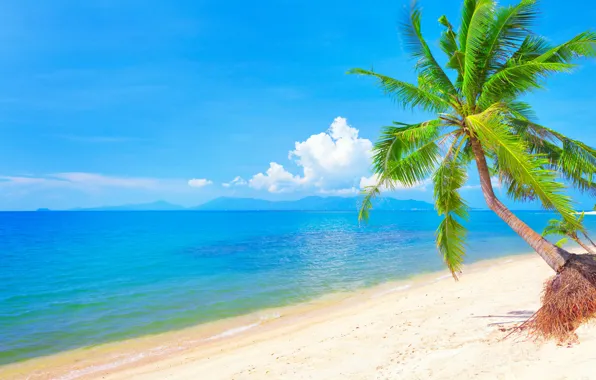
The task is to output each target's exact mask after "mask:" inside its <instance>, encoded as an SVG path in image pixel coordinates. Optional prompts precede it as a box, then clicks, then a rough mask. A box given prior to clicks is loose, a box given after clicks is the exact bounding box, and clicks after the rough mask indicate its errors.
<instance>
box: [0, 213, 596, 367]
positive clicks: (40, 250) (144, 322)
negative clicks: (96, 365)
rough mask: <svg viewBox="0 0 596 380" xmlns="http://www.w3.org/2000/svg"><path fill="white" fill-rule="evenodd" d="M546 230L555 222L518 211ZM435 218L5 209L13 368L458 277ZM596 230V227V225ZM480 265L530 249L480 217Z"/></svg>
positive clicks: (3, 268)
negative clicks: (328, 298) (321, 300)
mask: <svg viewBox="0 0 596 380" xmlns="http://www.w3.org/2000/svg"><path fill="white" fill-rule="evenodd" d="M518 214H519V215H520V217H521V218H522V219H523V220H525V221H526V222H527V223H528V224H530V226H532V227H534V228H536V229H538V230H542V228H543V227H544V225H545V224H546V222H547V221H548V219H550V218H552V217H553V216H554V215H553V214H550V213H547V212H539V211H522V212H519V213H518ZM438 223H439V218H438V216H437V215H436V213H434V212H432V211H401V212H373V213H372V215H371V220H370V222H369V223H368V224H366V225H360V224H359V223H358V220H357V215H356V214H355V213H351V212H291V211H284V212H275V211H272V212H203V211H180V212H178V211H161V212H159V211H156V212H153V211H132V212H125V211H122V212H2V213H0V365H1V364H7V363H12V362H17V361H22V360H25V359H28V358H33V357H39V356H45V355H50V354H54V353H57V352H61V351H66V350H71V349H75V348H81V347H87V346H94V345H98V344H101V343H107V342H115V341H121V340H125V339H128V338H134V337H139V336H142V335H146V334H155V333H161V332H166V331H171V330H178V329H182V328H185V327H189V326H193V325H198V324H202V323H207V322H211V321H217V320H220V319H224V318H230V317H234V316H240V315H244V314H248V313H252V312H255V311H258V310H262V309H267V308H275V307H283V306H288V305H292V304H298V303H301V302H305V301H309V300H313V299H316V298H317V297H321V296H324V295H327V294H331V293H336V292H346V291H347V292H350V291H354V290H358V289H362V288H366V287H371V286H374V285H377V284H380V283H383V282H388V281H392V280H399V279H405V278H408V277H411V276H413V275H416V274H422V273H426V272H433V271H438V270H442V269H444V266H443V263H442V261H441V258H440V257H439V255H438V253H437V250H436V248H435V243H434V235H435V230H436V228H437V225H438ZM585 223H586V226H587V228H588V229H589V230H591V231H596V216H586V220H585ZM466 225H467V227H468V229H469V236H468V240H467V256H466V262H467V263H472V262H475V261H479V260H483V259H491V258H497V257H501V256H507V255H515V254H524V253H528V252H530V251H531V250H530V248H529V247H528V246H527V245H526V243H525V242H524V241H523V240H522V239H521V238H519V237H518V236H517V235H516V234H515V233H513V232H512V231H511V230H510V229H509V227H508V226H507V225H505V224H504V223H503V222H502V221H501V220H500V219H498V218H497V217H496V216H495V215H494V214H493V213H491V212H488V211H472V212H471V213H470V218H469V221H468V222H467V223H466Z"/></svg>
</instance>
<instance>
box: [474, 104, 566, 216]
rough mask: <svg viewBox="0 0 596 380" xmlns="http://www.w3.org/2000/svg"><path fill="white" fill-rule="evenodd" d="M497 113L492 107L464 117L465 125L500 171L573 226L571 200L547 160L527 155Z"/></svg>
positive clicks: (524, 145)
mask: <svg viewBox="0 0 596 380" xmlns="http://www.w3.org/2000/svg"><path fill="white" fill-rule="evenodd" d="M500 111H501V110H500V109H498V108H497V107H493V108H489V109H488V110H486V111H485V112H483V113H481V114H477V115H471V116H468V117H467V118H466V124H467V126H468V127H469V128H470V130H471V131H472V132H473V133H474V134H476V135H477V136H478V138H479V140H480V141H482V143H483V145H484V146H485V147H486V148H487V150H489V151H492V152H493V153H494V154H495V157H496V159H497V162H498V165H499V167H500V168H501V170H504V171H505V172H506V173H507V175H509V176H511V178H513V179H514V180H515V182H516V183H518V184H521V185H523V186H528V187H530V188H531V189H532V192H533V193H534V194H535V195H536V197H537V198H538V199H539V200H540V202H541V203H542V206H543V207H544V208H546V209H554V210H557V212H559V214H561V216H562V217H563V219H564V220H565V221H566V222H568V223H570V225H577V220H576V218H575V216H574V212H575V211H574V210H573V208H572V206H571V198H569V197H568V196H567V195H566V194H565V193H564V190H565V186H564V185H563V184H562V183H560V182H558V181H557V174H556V172H555V171H554V170H551V169H548V164H549V161H548V159H547V158H546V157H544V156H543V155H540V154H531V153H529V152H528V147H527V145H526V143H525V141H524V140H522V139H520V138H519V137H517V136H516V135H514V134H513V133H511V130H510V129H509V126H508V125H507V124H506V122H505V120H504V118H503V116H502V114H501V113H500Z"/></svg>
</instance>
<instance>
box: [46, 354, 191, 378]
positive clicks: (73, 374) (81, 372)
mask: <svg viewBox="0 0 596 380" xmlns="http://www.w3.org/2000/svg"><path fill="white" fill-rule="evenodd" d="M182 348H183V347H167V346H159V347H155V348H152V349H150V350H148V351H146V352H140V353H138V354H134V355H125V356H124V357H123V358H122V359H119V360H116V361H113V362H111V363H106V364H101V365H94V366H90V367H87V368H83V369H76V370H73V371H70V372H69V373H67V374H66V375H64V376H61V377H58V378H57V379H58V380H74V379H78V378H79V377H82V376H86V375H91V374H94V373H97V372H101V371H107V370H110V369H114V368H118V367H121V366H123V365H126V364H130V363H134V362H138V361H139V360H141V359H144V358H147V357H151V356H157V355H162V354H164V353H170V352H174V351H178V350H181V349H182ZM117 357H122V355H119V356H117Z"/></svg>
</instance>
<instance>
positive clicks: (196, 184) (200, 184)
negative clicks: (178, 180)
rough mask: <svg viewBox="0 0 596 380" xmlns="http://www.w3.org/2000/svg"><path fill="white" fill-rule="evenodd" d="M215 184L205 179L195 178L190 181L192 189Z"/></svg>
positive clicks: (189, 184)
mask: <svg viewBox="0 0 596 380" xmlns="http://www.w3.org/2000/svg"><path fill="white" fill-rule="evenodd" d="M212 183H213V182H212V181H210V180H208V179H205V178H193V179H190V180H188V186H190V187H205V186H209V185H211V184H212Z"/></svg>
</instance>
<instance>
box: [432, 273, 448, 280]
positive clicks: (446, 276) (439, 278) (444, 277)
mask: <svg viewBox="0 0 596 380" xmlns="http://www.w3.org/2000/svg"><path fill="white" fill-rule="evenodd" d="M449 277H451V275H450V274H446V275H444V276H439V277H437V278H435V280H437V281H441V280H444V279H446V278H449Z"/></svg>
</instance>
